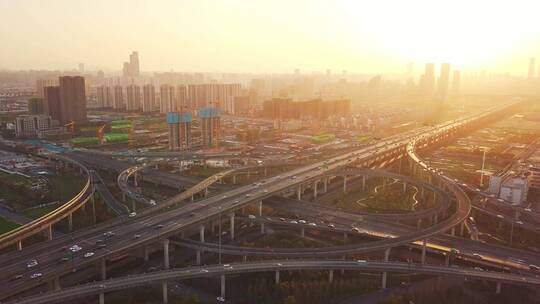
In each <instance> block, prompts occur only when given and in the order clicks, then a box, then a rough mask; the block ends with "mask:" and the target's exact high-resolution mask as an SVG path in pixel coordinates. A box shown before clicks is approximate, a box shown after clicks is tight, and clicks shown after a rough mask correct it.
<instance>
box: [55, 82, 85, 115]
mask: <svg viewBox="0 0 540 304" xmlns="http://www.w3.org/2000/svg"><path fill="white" fill-rule="evenodd" d="M59 80H60V81H59V82H60V113H61V115H60V122H61V123H63V124H66V123H69V122H71V121H73V122H75V123H77V124H84V123H85V122H86V91H85V85H84V78H83V77H81V76H62V77H60V79H59Z"/></svg>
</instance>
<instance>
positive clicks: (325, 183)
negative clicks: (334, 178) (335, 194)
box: [323, 178, 328, 193]
mask: <svg viewBox="0 0 540 304" xmlns="http://www.w3.org/2000/svg"><path fill="white" fill-rule="evenodd" d="M323 190H324V193H327V192H328V178H325V179H324V181H323Z"/></svg>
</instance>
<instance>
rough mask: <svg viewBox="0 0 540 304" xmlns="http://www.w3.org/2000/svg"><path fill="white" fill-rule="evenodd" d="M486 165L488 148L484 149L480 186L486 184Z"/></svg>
mask: <svg viewBox="0 0 540 304" xmlns="http://www.w3.org/2000/svg"><path fill="white" fill-rule="evenodd" d="M485 165H486V149H484V156H483V157H482V172H481V173H480V187H483V186H484V166H485Z"/></svg>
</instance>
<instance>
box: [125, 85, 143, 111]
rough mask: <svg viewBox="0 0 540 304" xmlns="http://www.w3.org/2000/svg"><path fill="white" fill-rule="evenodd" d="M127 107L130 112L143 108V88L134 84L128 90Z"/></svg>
mask: <svg viewBox="0 0 540 304" xmlns="http://www.w3.org/2000/svg"><path fill="white" fill-rule="evenodd" d="M126 96H127V99H126V100H127V103H126V105H127V107H126V109H127V110H128V111H135V110H139V109H140V107H141V87H139V86H138V85H135V84H132V85H129V86H127V88H126Z"/></svg>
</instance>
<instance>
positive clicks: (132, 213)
mask: <svg viewBox="0 0 540 304" xmlns="http://www.w3.org/2000/svg"><path fill="white" fill-rule="evenodd" d="M128 216H129V217H135V216H137V213H136V212H131V213H130V214H129V215H128Z"/></svg>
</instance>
